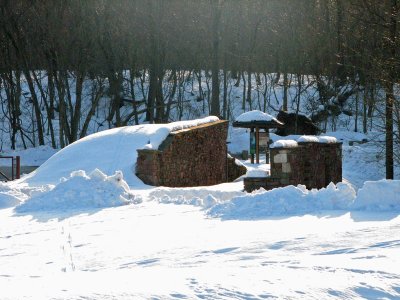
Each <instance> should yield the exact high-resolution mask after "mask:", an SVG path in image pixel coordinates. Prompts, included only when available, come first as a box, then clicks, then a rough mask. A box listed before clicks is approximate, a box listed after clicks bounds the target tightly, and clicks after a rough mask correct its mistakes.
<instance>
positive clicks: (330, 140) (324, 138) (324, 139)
mask: <svg viewBox="0 0 400 300" xmlns="http://www.w3.org/2000/svg"><path fill="white" fill-rule="evenodd" d="M318 141H319V142H320V143H321V144H334V143H337V139H336V138H335V137H333V136H320V137H319V138H318Z"/></svg>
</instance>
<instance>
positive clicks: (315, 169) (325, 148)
mask: <svg viewBox="0 0 400 300" xmlns="http://www.w3.org/2000/svg"><path fill="white" fill-rule="evenodd" d="M303 140H304V141H303ZM303 140H298V141H297V146H294V145H293V144H292V143H288V144H285V143H282V145H281V144H279V143H278V144H276V146H275V147H273V148H271V149H270V151H271V176H270V177H266V178H262V179H260V178H245V180H244V184H245V189H246V191H253V190H255V189H258V188H260V187H263V188H264V189H266V190H270V189H273V188H277V187H283V186H287V185H298V184H302V185H305V186H306V187H307V188H308V189H312V188H318V189H321V188H323V187H326V186H328V185H329V183H331V182H333V183H335V184H336V183H338V182H341V181H342V144H341V143H338V142H336V141H333V140H331V141H330V142H329V143H322V142H320V141H318V142H314V141H312V140H311V139H308V140H307V139H303Z"/></svg>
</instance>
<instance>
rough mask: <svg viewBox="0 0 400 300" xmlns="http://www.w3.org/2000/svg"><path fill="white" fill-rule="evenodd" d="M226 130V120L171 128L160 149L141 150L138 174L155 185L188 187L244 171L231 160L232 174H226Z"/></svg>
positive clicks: (139, 152)
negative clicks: (182, 127)
mask: <svg viewBox="0 0 400 300" xmlns="http://www.w3.org/2000/svg"><path fill="white" fill-rule="evenodd" d="M227 134H228V122H227V121H217V122H213V123H207V124H203V125H200V126H196V127H192V128H190V129H185V130H180V131H176V132H172V133H171V134H170V135H169V136H168V137H167V138H166V140H165V141H164V142H163V143H162V144H161V145H160V147H159V149H157V150H147V149H144V150H138V159H137V163H136V175H137V176H138V177H139V178H140V179H141V180H142V181H143V182H144V183H146V184H149V185H155V186H160V185H163V186H169V187H188V186H201V185H214V184H219V183H222V182H226V181H227V179H228V177H230V178H229V179H231V178H232V176H234V175H232V174H240V173H241V172H242V173H243V170H242V171H240V167H239V166H237V168H235V166H233V165H232V164H229V170H231V171H230V172H231V176H227V171H228V164H227V163H228V162H227V146H226V139H227ZM240 175H242V174H240ZM240 175H239V176H240Z"/></svg>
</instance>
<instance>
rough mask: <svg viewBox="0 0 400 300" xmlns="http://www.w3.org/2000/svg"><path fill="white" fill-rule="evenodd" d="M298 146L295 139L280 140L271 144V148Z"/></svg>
mask: <svg viewBox="0 0 400 300" xmlns="http://www.w3.org/2000/svg"><path fill="white" fill-rule="evenodd" d="M297 146H298V144H297V142H296V141H295V140H278V141H276V142H274V143H272V144H271V146H270V148H296V147H297Z"/></svg>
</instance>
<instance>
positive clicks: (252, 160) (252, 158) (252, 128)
mask: <svg viewBox="0 0 400 300" xmlns="http://www.w3.org/2000/svg"><path fill="white" fill-rule="evenodd" d="M250 132H251V133H253V132H254V127H251V130H250ZM251 133H250V134H251ZM251 163H252V164H254V153H253V152H252V153H251Z"/></svg>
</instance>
